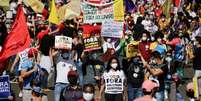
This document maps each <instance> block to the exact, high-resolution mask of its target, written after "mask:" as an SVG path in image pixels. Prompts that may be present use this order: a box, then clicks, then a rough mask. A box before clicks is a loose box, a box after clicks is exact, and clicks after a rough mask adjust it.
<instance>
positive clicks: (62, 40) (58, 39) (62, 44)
mask: <svg viewBox="0 0 201 101" xmlns="http://www.w3.org/2000/svg"><path fill="white" fill-rule="evenodd" d="M72 41H73V40H72V38H70V37H67V36H55V48H57V49H72Z"/></svg>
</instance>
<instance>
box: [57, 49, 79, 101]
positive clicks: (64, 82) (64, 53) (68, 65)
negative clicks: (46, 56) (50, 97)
mask: <svg viewBox="0 0 201 101" xmlns="http://www.w3.org/2000/svg"><path fill="white" fill-rule="evenodd" d="M55 54H56V55H55V57H56V59H55V61H56V71H57V73H56V74H57V75H56V84H55V90H54V96H55V97H54V98H55V101H60V100H59V99H60V96H61V92H62V90H63V89H64V88H65V87H66V86H68V85H69V83H70V82H69V79H68V76H66V75H68V73H69V71H71V70H76V67H75V64H74V61H72V60H71V53H70V51H68V50H61V52H56V53H55Z"/></svg>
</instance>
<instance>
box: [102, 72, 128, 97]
mask: <svg viewBox="0 0 201 101" xmlns="http://www.w3.org/2000/svg"><path fill="white" fill-rule="evenodd" d="M102 78H103V79H104V82H105V93H107V94H121V93H122V92H123V89H124V82H125V74H124V72H123V71H122V70H120V71H119V70H117V71H112V70H110V71H109V72H104V73H103V76H102Z"/></svg>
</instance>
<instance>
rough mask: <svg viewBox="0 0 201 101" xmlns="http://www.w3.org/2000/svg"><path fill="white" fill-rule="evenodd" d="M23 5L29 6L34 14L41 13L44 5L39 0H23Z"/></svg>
mask: <svg viewBox="0 0 201 101" xmlns="http://www.w3.org/2000/svg"><path fill="white" fill-rule="evenodd" d="M23 1H24V3H25V5H27V6H30V7H31V8H32V9H33V10H34V11H35V12H40V13H42V11H43V8H44V4H43V3H42V2H40V1H39V0H23Z"/></svg>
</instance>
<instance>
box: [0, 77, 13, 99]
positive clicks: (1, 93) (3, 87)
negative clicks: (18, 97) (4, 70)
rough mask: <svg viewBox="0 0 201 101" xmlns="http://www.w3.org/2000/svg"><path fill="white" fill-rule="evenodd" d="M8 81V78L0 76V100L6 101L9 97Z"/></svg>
mask: <svg viewBox="0 0 201 101" xmlns="http://www.w3.org/2000/svg"><path fill="white" fill-rule="evenodd" d="M10 95H11V93H10V79H9V76H8V75H6V76H0V99H8V96H10Z"/></svg>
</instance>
